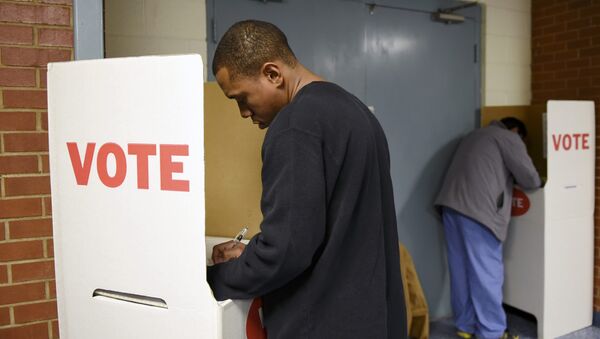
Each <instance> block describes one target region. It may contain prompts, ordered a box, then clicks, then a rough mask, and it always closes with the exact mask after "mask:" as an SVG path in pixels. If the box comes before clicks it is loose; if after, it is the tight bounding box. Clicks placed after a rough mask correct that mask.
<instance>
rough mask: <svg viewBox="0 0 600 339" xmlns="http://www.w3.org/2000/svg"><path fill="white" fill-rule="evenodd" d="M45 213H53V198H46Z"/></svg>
mask: <svg viewBox="0 0 600 339" xmlns="http://www.w3.org/2000/svg"><path fill="white" fill-rule="evenodd" d="M44 215H52V199H51V198H50V197H46V198H44Z"/></svg>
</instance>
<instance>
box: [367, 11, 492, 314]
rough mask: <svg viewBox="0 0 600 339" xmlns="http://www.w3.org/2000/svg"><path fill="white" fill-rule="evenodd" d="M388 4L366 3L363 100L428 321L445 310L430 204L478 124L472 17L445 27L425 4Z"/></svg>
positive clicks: (440, 244)
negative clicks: (380, 144)
mask: <svg viewBox="0 0 600 339" xmlns="http://www.w3.org/2000/svg"><path fill="white" fill-rule="evenodd" d="M412 2H414V1H412ZM388 3H390V4H391V3H393V6H394V7H384V6H375V7H374V8H373V7H372V8H371V10H370V12H371V15H370V16H369V17H368V20H367V26H366V31H367V37H366V45H367V60H368V62H367V77H366V84H367V98H366V103H367V104H368V105H370V106H373V107H374V109H375V115H376V116H377V117H378V119H379V121H380V122H381V124H382V126H383V128H384V130H385V132H386V135H387V138H388V143H389V145H390V153H391V159H392V179H393V182H394V198H395V199H396V201H395V203H396V216H397V219H398V232H399V237H400V241H401V242H403V243H404V244H405V245H406V246H407V248H408V249H409V251H410V252H411V255H412V256H413V259H414V262H415V266H416V268H417V271H418V273H419V276H420V279H421V283H422V285H423V288H424V290H425V294H426V295H427V299H428V303H429V308H430V314H431V316H432V317H434V318H435V317H440V316H444V315H448V314H450V308H449V289H448V286H449V276H448V271H447V268H446V257H445V244H444V236H443V230H442V227H441V223H440V219H439V216H438V215H437V213H436V211H435V210H434V208H433V202H434V199H435V196H436V194H437V192H438V190H439V187H440V185H441V182H442V179H443V176H444V173H445V170H446V167H447V166H448V163H449V161H450V158H451V156H452V154H453V151H454V148H455V147H456V145H457V141H458V138H459V137H460V136H462V135H463V134H465V133H466V132H468V131H471V130H473V129H474V128H475V127H476V126H478V121H479V120H478V108H479V106H480V104H479V90H480V85H479V77H480V76H479V74H480V64H479V62H478V59H479V58H478V57H477V54H478V52H477V43H478V41H479V22H478V20H476V19H467V20H465V21H464V22H463V23H460V24H452V25H447V24H443V23H439V22H434V21H432V20H431V13H429V12H428V10H427V9H426V10H425V11H421V10H415V9H414V7H412V8H411V9H407V7H406V6H404V7H403V6H400V5H401V4H399V3H400V1H388ZM409 3H410V2H409V1H405V5H406V4H409ZM429 10H430V9H429ZM467 12H468V13H469V14H470V16H472V17H473V18H478V17H479V9H478V8H471V9H468V10H464V11H461V13H463V14H465V15H467V14H468V13H467Z"/></svg>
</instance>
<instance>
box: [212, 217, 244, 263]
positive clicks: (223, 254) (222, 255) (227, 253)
mask: <svg viewBox="0 0 600 339" xmlns="http://www.w3.org/2000/svg"><path fill="white" fill-rule="evenodd" d="M246 232H248V227H246V226H244V227H243V228H242V230H241V231H240V232H239V233H238V234H237V235H236V236H235V237H234V238H233V240H230V241H228V242H225V243H222V244H218V245H216V246H215V247H213V253H212V261H213V263H215V264H219V263H223V262H226V261H229V260H232V259H235V258H237V257H239V256H240V255H241V254H242V252H244V248H246V245H244V243H242V240H243V239H244V236H245V235H246Z"/></svg>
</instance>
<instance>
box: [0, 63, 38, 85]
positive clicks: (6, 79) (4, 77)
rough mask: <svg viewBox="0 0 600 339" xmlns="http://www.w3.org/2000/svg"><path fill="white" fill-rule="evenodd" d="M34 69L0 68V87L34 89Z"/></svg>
mask: <svg viewBox="0 0 600 339" xmlns="http://www.w3.org/2000/svg"><path fill="white" fill-rule="evenodd" d="M36 82H37V80H36V78H35V69H32V68H0V86H6V87H35V86H36V85H37V83H36Z"/></svg>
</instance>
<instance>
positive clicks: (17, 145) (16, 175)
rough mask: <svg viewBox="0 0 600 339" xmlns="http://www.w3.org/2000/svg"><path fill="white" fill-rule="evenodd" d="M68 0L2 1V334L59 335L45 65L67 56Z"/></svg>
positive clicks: (24, 337)
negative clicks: (49, 172)
mask: <svg viewBox="0 0 600 339" xmlns="http://www.w3.org/2000/svg"><path fill="white" fill-rule="evenodd" d="M72 17H73V12H72V0H20V1H6V0H0V338H2V339H13V338H14V339H16V338H18V339H28V338H35V339H41V338H58V322H57V320H56V319H57V311H56V292H55V283H54V262H53V259H52V258H53V243H52V219H51V206H50V179H49V175H48V133H47V130H48V120H47V112H46V67H47V63H48V62H52V61H64V60H71V59H72V56H73V19H72Z"/></svg>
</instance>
